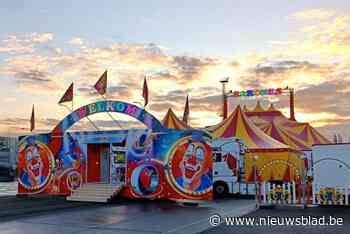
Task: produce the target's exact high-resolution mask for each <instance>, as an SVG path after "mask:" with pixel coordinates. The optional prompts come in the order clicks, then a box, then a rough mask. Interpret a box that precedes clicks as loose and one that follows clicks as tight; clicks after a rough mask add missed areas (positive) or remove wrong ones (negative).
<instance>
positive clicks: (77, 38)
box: [68, 37, 84, 45]
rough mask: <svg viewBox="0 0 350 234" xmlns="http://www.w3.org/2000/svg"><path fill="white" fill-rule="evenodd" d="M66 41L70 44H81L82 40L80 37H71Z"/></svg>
mask: <svg viewBox="0 0 350 234" xmlns="http://www.w3.org/2000/svg"><path fill="white" fill-rule="evenodd" d="M68 43H69V44H72V45H83V44H84V41H83V39H82V38H80V37H73V38H72V39H70V41H69V42H68Z"/></svg>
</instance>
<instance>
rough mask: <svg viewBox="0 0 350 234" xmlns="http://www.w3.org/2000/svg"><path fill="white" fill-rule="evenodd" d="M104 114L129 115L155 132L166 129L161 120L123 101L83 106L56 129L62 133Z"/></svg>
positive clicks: (100, 102) (101, 102)
mask: <svg viewBox="0 0 350 234" xmlns="http://www.w3.org/2000/svg"><path fill="white" fill-rule="evenodd" d="M102 112H117V113H122V114H126V115H129V116H131V117H133V118H135V119H137V120H139V121H140V122H142V123H144V124H145V125H146V126H147V127H148V128H149V129H152V130H153V131H159V130H162V129H163V128H164V127H163V125H162V124H161V123H160V122H159V120H158V119H157V118H156V117H154V116H153V115H151V114H150V113H148V112H147V111H146V110H144V109H141V108H140V107H138V106H135V105H133V104H130V103H126V102H121V101H108V100H106V101H98V102H94V103H90V104H88V105H86V106H82V107H80V108H78V109H76V110H75V111H74V112H72V113H71V114H69V115H68V116H66V117H65V118H64V119H63V120H62V121H61V122H60V123H59V124H58V125H57V126H56V127H55V129H57V128H60V130H61V131H62V132H65V131H66V130H68V129H69V128H70V127H71V126H72V125H73V124H75V123H76V122H78V121H79V120H81V119H83V118H85V117H87V116H90V115H93V114H97V113H102ZM55 129H54V130H53V132H55Z"/></svg>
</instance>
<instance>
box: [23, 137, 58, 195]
mask: <svg viewBox="0 0 350 234" xmlns="http://www.w3.org/2000/svg"><path fill="white" fill-rule="evenodd" d="M18 165H19V167H18V169H19V177H18V182H19V183H20V184H21V185H22V186H23V187H24V188H25V189H27V190H29V191H31V192H35V191H37V190H39V189H41V188H43V187H44V186H45V185H46V184H47V182H48V181H49V179H50V177H51V172H52V168H53V156H52V154H51V151H50V150H49V149H48V148H47V147H46V146H45V145H44V144H42V143H40V142H37V141H25V142H24V143H22V144H21V146H20V148H19V156H18Z"/></svg>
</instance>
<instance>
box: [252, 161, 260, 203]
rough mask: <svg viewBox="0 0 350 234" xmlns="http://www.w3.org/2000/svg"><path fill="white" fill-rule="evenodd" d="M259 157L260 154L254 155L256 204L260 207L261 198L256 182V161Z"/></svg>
mask: <svg viewBox="0 0 350 234" xmlns="http://www.w3.org/2000/svg"><path fill="white" fill-rule="evenodd" d="M258 159H259V156H258V155H254V156H253V171H254V185H255V206H256V207H259V200H258V185H257V183H256V172H257V170H256V161H257V160H258Z"/></svg>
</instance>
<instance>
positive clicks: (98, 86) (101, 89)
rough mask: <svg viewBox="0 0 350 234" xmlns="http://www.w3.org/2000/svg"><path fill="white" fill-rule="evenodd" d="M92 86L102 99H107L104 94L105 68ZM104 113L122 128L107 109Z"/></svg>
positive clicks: (105, 85)
mask: <svg viewBox="0 0 350 234" xmlns="http://www.w3.org/2000/svg"><path fill="white" fill-rule="evenodd" d="M94 88H95V90H96V91H97V93H98V94H99V95H100V96H101V97H102V99H103V100H105V101H107V99H106V98H105V96H104V94H106V93H107V70H105V72H104V73H103V74H102V75H101V76H100V78H99V79H98V80H97V82H96V83H95V85H94ZM106 113H107V114H108V116H109V117H110V118H111V119H112V121H113V122H115V123H116V124H117V125H118V126H119V128H121V129H123V127H122V126H121V124H120V123H119V122H118V121H117V120H116V119H115V118H114V117H113V116H112V115H111V113H110V112H109V111H108V110H107V112H106Z"/></svg>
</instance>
